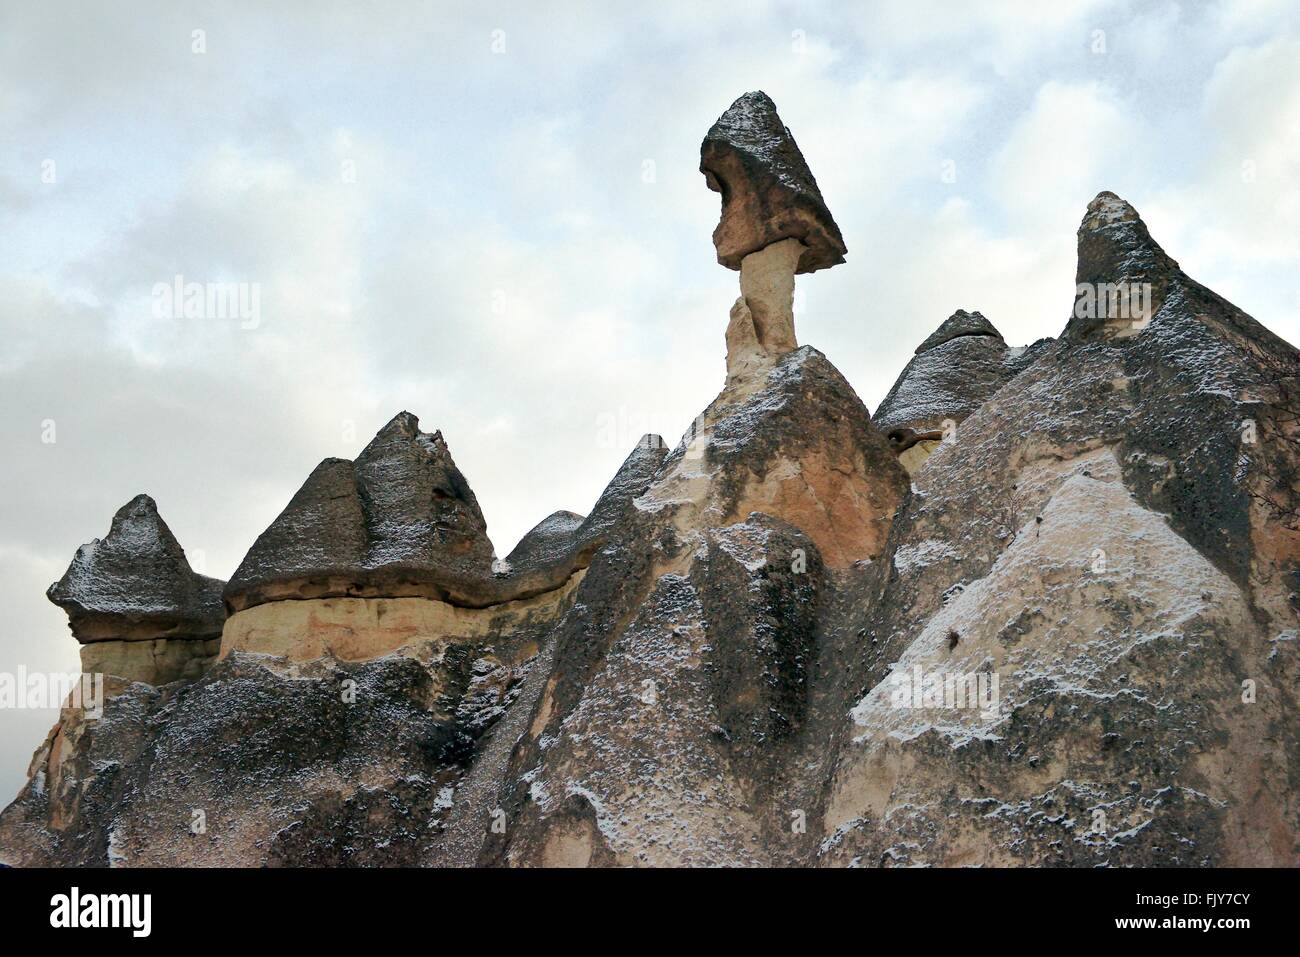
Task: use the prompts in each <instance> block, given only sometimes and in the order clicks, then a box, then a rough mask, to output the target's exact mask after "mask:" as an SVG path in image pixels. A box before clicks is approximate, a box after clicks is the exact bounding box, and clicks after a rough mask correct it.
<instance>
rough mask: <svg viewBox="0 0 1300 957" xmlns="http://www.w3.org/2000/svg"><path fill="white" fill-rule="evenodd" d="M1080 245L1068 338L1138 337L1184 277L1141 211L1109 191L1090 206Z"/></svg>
mask: <svg viewBox="0 0 1300 957" xmlns="http://www.w3.org/2000/svg"><path fill="white" fill-rule="evenodd" d="M1078 245H1079V258H1078V264H1077V266H1076V269H1075V277H1074V281H1075V302H1074V310H1073V313H1072V316H1071V319H1070V324H1069V326H1068V327H1067V329H1066V333H1065V337H1066V338H1067V339H1073V338H1078V337H1080V336H1086V335H1088V334H1090V333H1091V332H1093V331H1095V330H1098V329H1102V328H1109V329H1110V330H1111V334H1114V335H1119V336H1128V335H1133V334H1136V333H1137V332H1138V331H1140V330H1141V329H1142V328H1144V327H1145V325H1146V323H1147V322H1149V321H1150V320H1151V318H1152V317H1153V316H1154V315H1155V314H1156V313H1157V312H1158V311H1159V310H1160V306H1161V305H1162V304H1163V302H1164V298H1165V294H1166V292H1167V289H1168V284H1169V281H1170V280H1171V279H1173V278H1174V277H1176V276H1179V275H1181V271H1180V270H1179V268H1178V263H1177V262H1175V261H1174V260H1173V259H1172V258H1171V257H1170V256H1169V255H1168V254H1167V253H1166V252H1165V251H1164V250H1163V249H1161V248H1160V244H1159V243H1157V242H1156V241H1155V240H1154V239H1152V238H1151V233H1150V232H1149V231H1148V230H1147V227H1146V223H1144V222H1143V221H1142V217H1141V216H1139V215H1138V211H1137V210H1136V209H1134V208H1133V206H1132V205H1131V204H1130V203H1128V202H1126V201H1124V200H1123V199H1121V198H1120V197H1118V196H1116V195H1115V194H1114V193H1112V192H1110V191H1103V192H1100V193H1098V194H1097V195H1096V197H1095V198H1094V199H1093V200H1092V202H1091V203H1089V204H1088V210H1087V212H1086V213H1085V214H1084V217H1083V221H1082V222H1081V223H1080V224H1079V244H1078Z"/></svg>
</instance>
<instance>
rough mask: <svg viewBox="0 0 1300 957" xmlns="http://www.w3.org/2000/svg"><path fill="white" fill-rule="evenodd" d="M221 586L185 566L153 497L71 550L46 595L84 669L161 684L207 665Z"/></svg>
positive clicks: (133, 504)
mask: <svg viewBox="0 0 1300 957" xmlns="http://www.w3.org/2000/svg"><path fill="white" fill-rule="evenodd" d="M224 584H225V583H224V582H221V581H219V580H217V579H215V578H208V577H206V576H204V575H200V574H198V573H196V572H195V571H194V570H193V569H191V568H190V563H189V561H188V560H187V559H186V558H185V551H184V549H182V548H181V546H180V543H179V542H178V541H176V536H174V535H173V534H172V532H171V529H169V528H168V527H167V523H166V522H164V521H163V520H162V517H161V516H160V515H159V514H158V507H157V505H156V504H155V503H154V500H153V499H152V498H150V497H149V496H148V495H137V496H136V497H135V498H133V499H132V500H131V501H129V502H127V504H125V505H123V506H122V507H121V508H120V509H118V511H117V514H115V515H114V516H113V523H112V526H111V528H110V529H109V532H108V536H107V537H106V538H104V539H102V540H101V539H98V538H97V539H95V540H93V541H91V542H89V543H87V544H85V545H82V546H81V548H79V549H77V554H76V557H74V558H73V560H72V563H71V564H70V565H69V566H68V570H67V571H66V572H64V574H63V577H62V578H60V579H59V580H58V581H57V582H55V583H54V584H53V585H51V586H50V588H49V591H48V592H47V593H46V594H47V596H48V597H49V599H50V601H52V602H54V604H56V605H58V606H59V607H61V608H62V609H63V610H64V611H66V612H67V613H68V625H69V627H70V628H71V629H72V634H73V636H74V637H75V638H76V639H77V640H78V641H80V642H81V643H82V649H81V666H82V670H83V671H84V672H86V673H87V674H96V673H101V674H107V675H114V676H117V677H119V678H123V679H126V680H128V681H143V682H146V683H148V684H166V683H167V682H169V681H176V680H180V679H182V678H193V677H197V676H198V675H199V674H201V673H202V671H203V669H204V668H205V667H206V666H207V665H208V664H210V663H211V661H212V659H213V656H215V654H216V650H217V639H219V638H220V636H221V628H222V623H223V622H224V621H225V618H226V611H225V608H224V606H223V605H222V603H221V589H222V586H223V585H224Z"/></svg>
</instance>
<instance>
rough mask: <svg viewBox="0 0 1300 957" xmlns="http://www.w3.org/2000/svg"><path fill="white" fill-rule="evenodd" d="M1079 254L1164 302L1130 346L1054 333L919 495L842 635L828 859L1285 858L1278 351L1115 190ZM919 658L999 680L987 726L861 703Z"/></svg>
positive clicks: (935, 468)
mask: <svg viewBox="0 0 1300 957" xmlns="http://www.w3.org/2000/svg"><path fill="white" fill-rule="evenodd" d="M1099 209H1100V210H1102V211H1103V212H1105V213H1106V215H1104V216H1099V215H1098V210H1099ZM1079 258H1080V265H1079V275H1080V276H1082V277H1088V279H1087V281H1090V282H1118V281H1120V279H1122V278H1124V277H1128V278H1133V277H1135V276H1136V277H1137V278H1140V279H1142V280H1143V281H1148V282H1151V283H1153V284H1154V285H1156V286H1157V287H1158V289H1159V290H1160V293H1159V294H1158V295H1157V296H1155V297H1154V301H1155V302H1157V303H1159V307H1158V308H1157V309H1155V310H1154V312H1153V315H1152V317H1151V318H1150V321H1149V322H1148V323H1146V324H1145V325H1142V326H1140V327H1138V328H1136V329H1134V327H1133V326H1132V324H1131V323H1126V324H1125V326H1124V328H1126V329H1130V330H1132V331H1133V332H1135V333H1136V334H1132V335H1128V334H1126V335H1122V336H1120V335H1111V334H1108V332H1107V329H1106V325H1105V323H1104V322H1099V323H1091V324H1090V323H1087V322H1074V321H1072V322H1071V324H1070V326H1069V327H1068V328H1067V330H1066V333H1065V335H1064V336H1063V337H1062V339H1061V340H1060V341H1057V342H1054V343H1051V344H1050V345H1048V346H1047V347H1046V348H1044V349H1043V350H1042V351H1041V352H1040V355H1039V356H1038V357H1037V358H1036V359H1035V360H1034V361H1033V362H1032V364H1030V365H1029V367H1028V368H1027V369H1025V371H1023V372H1022V373H1021V374H1020V375H1018V376H1016V377H1015V378H1013V379H1012V380H1011V381H1010V382H1008V383H1007V384H1006V385H1005V386H1004V387H1003V388H1002V389H1001V390H999V391H998V392H997V393H996V394H995V395H994V396H993V397H992V398H990V399H989V400H988V401H986V402H985V403H984V404H983V405H982V406H981V407H980V408H979V409H978V411H976V412H975V413H973V414H972V415H970V416H969V417H968V418H967V419H966V420H965V421H964V422H963V423H962V426H961V428H960V429H959V431H958V434H957V439H956V441H955V442H952V443H944V444H943V445H942V446H941V447H940V448H939V450H938V451H936V452H935V454H934V455H933V456H931V457H930V458H929V459H928V460H927V461H926V463H925V465H924V467H923V468H922V469H921V470H920V471H919V472H918V473H917V474H916V475H915V476H914V478H913V482H914V484H915V492H914V494H913V495H912V497H911V498H910V500H909V502H908V505H907V507H906V508H904V510H903V511H902V513H901V514H900V516H899V518H898V521H897V522H896V524H895V526H894V531H893V538H892V541H891V550H892V568H891V570H890V580H889V582H888V583H887V586H886V588H885V590H884V592H883V594H882V597H881V601H880V602H879V603H878V604H876V605H875V606H874V608H873V609H872V610H870V611H866V612H859V613H858V614H857V615H855V616H854V617H852V618H851V619H850V627H853V626H855V625H856V626H857V627H858V628H860V629H862V632H863V634H865V635H867V636H869V637H871V638H872V639H873V641H872V645H871V646H870V647H869V648H864V649H863V651H864V654H863V657H862V659H861V665H860V667H862V668H863V672H862V680H861V686H862V689H863V694H862V696H861V697H860V698H859V701H858V703H857V704H856V705H854V706H853V707H854V710H853V714H854V721H853V723H852V727H851V728H850V729H846V730H845V731H844V732H843V734H844V737H843V739H842V741H841V743H840V748H841V754H840V757H839V759H838V767H837V769H836V772H835V775H834V778H833V781H832V784H831V788H830V790H829V793H828V804H827V810H826V812H825V817H824V819H823V822H822V829H821V833H822V836H823V839H824V843H823V845H822V848H821V852H820V855H819V856H820V858H821V859H822V860H824V861H825V862H827V863H836V864H848V863H858V864H864V865H868V866H875V865H882V864H891V863H906V864H935V865H956V864H978V863H994V864H1069V865H1078V866H1097V865H1132V864H1140V865H1150V864H1181V865H1200V864H1208V863H1215V864H1253V865H1260V864H1271V865H1276V864H1292V865H1294V864H1295V863H1296V862H1297V860H1298V859H1300V854H1298V851H1297V843H1296V842H1297V834H1300V826H1298V825H1300V822H1298V820H1297V808H1296V797H1295V794H1296V792H1295V786H1294V781H1295V768H1296V760H1297V756H1298V755H1297V745H1296V742H1297V738H1296V734H1295V731H1294V727H1295V716H1296V712H1295V705H1296V702H1295V689H1296V686H1297V685H1296V679H1297V677H1298V676H1300V673H1298V671H1297V659H1296V642H1295V634H1296V627H1297V615H1296V594H1297V591H1300V589H1298V588H1297V585H1300V579H1298V578H1297V574H1300V552H1298V551H1297V547H1296V546H1297V521H1298V519H1297V515H1300V510H1298V508H1297V506H1298V505H1300V482H1298V480H1297V465H1298V464H1300V456H1298V454H1297V453H1298V451H1300V447H1298V439H1300V434H1298V432H1297V428H1298V425H1297V423H1298V422H1300V391H1297V386H1298V385H1300V382H1298V380H1297V375H1298V374H1300V361H1298V356H1297V353H1296V350H1295V349H1294V348H1292V347H1291V346H1289V345H1287V344H1286V343H1285V342H1283V341H1282V340H1280V339H1278V338H1277V337H1276V336H1274V335H1272V334H1271V333H1268V332H1267V331H1266V330H1264V329H1263V328H1262V327H1260V326H1259V325H1258V323H1255V322H1254V320H1252V319H1250V318H1249V317H1248V316H1246V315H1245V314H1244V313H1242V312H1241V311H1240V310H1238V309H1236V307H1234V306H1232V305H1231V304H1229V303H1227V302H1225V301H1224V300H1222V299H1220V298H1219V297H1217V296H1215V295H1214V294H1213V293H1210V292H1208V291H1207V290H1205V289H1204V288H1203V287H1201V286H1199V285H1197V284H1196V283H1194V282H1192V281H1191V280H1189V279H1188V278H1187V277H1186V276H1184V275H1183V274H1182V273H1181V272H1180V271H1178V269H1177V267H1176V265H1174V264H1173V262H1172V260H1170V259H1168V257H1167V256H1164V255H1163V254H1162V253H1159V252H1157V248H1156V247H1154V244H1153V243H1151V241H1150V239H1149V236H1148V234H1147V231H1146V227H1145V226H1143V225H1142V224H1141V222H1140V220H1138V219H1137V218H1136V213H1134V212H1131V207H1128V206H1127V204H1124V207H1123V209H1122V210H1120V209H1119V206H1118V203H1117V200H1116V198H1114V197H1113V196H1111V195H1110V194H1102V196H1100V197H1098V199H1097V200H1096V201H1094V203H1093V204H1092V206H1090V207H1089V213H1088V216H1087V217H1086V218H1085V220H1084V226H1083V228H1082V229H1081V230H1080V243H1079ZM1111 269H1113V270H1119V273H1118V274H1116V273H1111V272H1108V270H1111ZM1247 423H1253V425H1249V426H1247V425H1246V424H1247ZM917 661H919V662H921V663H923V664H924V665H926V666H927V667H928V668H929V669H931V670H935V669H939V668H942V669H944V670H948V671H951V672H956V673H969V672H972V671H980V670H992V671H996V672H998V673H999V674H1000V678H1001V681H1002V686H1003V694H1002V700H1001V702H1000V704H999V707H998V709H997V712H996V715H995V716H994V717H992V718H984V717H982V716H980V715H978V714H975V713H971V712H969V711H953V710H952V709H931V710H928V711H924V712H919V713H918V712H914V711H901V712H900V711H897V710H891V709H886V708H882V701H883V698H884V696H885V695H886V694H887V689H888V688H889V680H890V679H888V675H889V674H890V673H891V669H893V670H898V671H900V672H903V673H906V668H907V666H908V665H910V664H911V663H913V662H917ZM895 662H897V663H898V664H897V665H895V664H894V663H895ZM1246 699H1248V700H1246Z"/></svg>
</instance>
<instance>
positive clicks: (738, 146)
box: [700, 91, 848, 273]
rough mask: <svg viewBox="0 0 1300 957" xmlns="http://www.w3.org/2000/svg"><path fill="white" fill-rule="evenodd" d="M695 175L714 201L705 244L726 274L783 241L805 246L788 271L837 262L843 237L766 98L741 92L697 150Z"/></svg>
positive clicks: (804, 163) (770, 102) (843, 250)
mask: <svg viewBox="0 0 1300 957" xmlns="http://www.w3.org/2000/svg"><path fill="white" fill-rule="evenodd" d="M700 172H702V173H703V174H704V178H705V180H706V182H707V183H708V184H709V189H712V190H714V191H716V192H719V193H721V194H722V219H721V220H720V221H719V223H718V226H717V228H716V229H715V230H714V231H713V245H714V246H715V247H716V248H717V251H718V262H719V263H721V264H722V265H724V266H726V267H727V268H728V269H739V268H740V264H741V260H743V259H744V258H745V257H746V256H748V255H749V254H750V253H755V252H758V251H759V250H760V249H762V248H764V247H765V246H770V245H772V244H773V243H776V242H780V241H781V240H783V239H797V240H799V242H800V243H801V244H802V245H803V246H804V247H805V248H804V250H803V251H802V253H801V255H800V257H799V262H798V265H797V267H796V269H795V272H800V273H804V272H813V271H814V270H817V269H825V268H827V267H829V266H834V265H836V264H838V263H842V262H844V254H845V253H846V252H847V251H848V250H847V248H846V247H845V245H844V237H842V236H841V235H840V229H839V227H838V226H836V225H835V220H834V218H833V217H832V216H831V212H830V210H829V209H827V207H826V202H825V200H823V199H822V194H821V191H820V190H819V189H818V188H817V180H816V179H814V178H813V174H812V171H811V170H809V169H808V164H807V163H806V162H805V161H804V158H803V154H802V153H801V152H799V147H798V145H796V144H795V141H794V137H793V136H792V135H791V134H790V130H789V129H788V128H787V127H786V125H785V124H784V123H782V122H781V117H780V116H778V115H777V112H776V104H775V103H773V102H772V99H771V97H769V96H768V95H767V94H766V93H763V92H762V91H758V92H754V93H746V94H745V95H744V96H742V97H740V98H739V99H737V100H736V101H735V102H734V103H732V104H731V106H730V107H729V108H728V109H727V111H726V112H725V113H723V114H722V116H721V117H719V118H718V121H717V122H716V123H714V124H713V126H712V128H711V129H710V130H709V132H708V133H707V134H706V135H705V137H704V142H703V143H701V144H700Z"/></svg>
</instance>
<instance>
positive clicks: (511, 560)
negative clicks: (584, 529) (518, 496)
mask: <svg viewBox="0 0 1300 957" xmlns="http://www.w3.org/2000/svg"><path fill="white" fill-rule="evenodd" d="M583 521H584V516H582V515H579V514H578V513H577V512H566V511H559V512H552V513H551V514H550V515H548V516H546V517H545V518H544V519H542V520H541V521H540V522H538V523H537V524H536V525H534V526H533V527H532V528H531V529H530V530H529V532H528V534H527V535H525V536H524V537H523V538H521V539H520V540H519V544H518V545H516V546H515V547H514V550H513V551H511V553H510V554H509V556H507V558H506V561H505V564H506V571H505V574H510V572H512V571H513V570H514V569H516V568H519V569H521V570H522V569H525V568H530V567H535V566H540V565H548V564H558V563H563V562H564V561H566V560H567V559H568V558H569V556H570V555H571V554H572V552H573V545H574V537H575V535H576V534H577V532H578V529H579V528H580V527H581V526H582V523H583Z"/></svg>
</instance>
